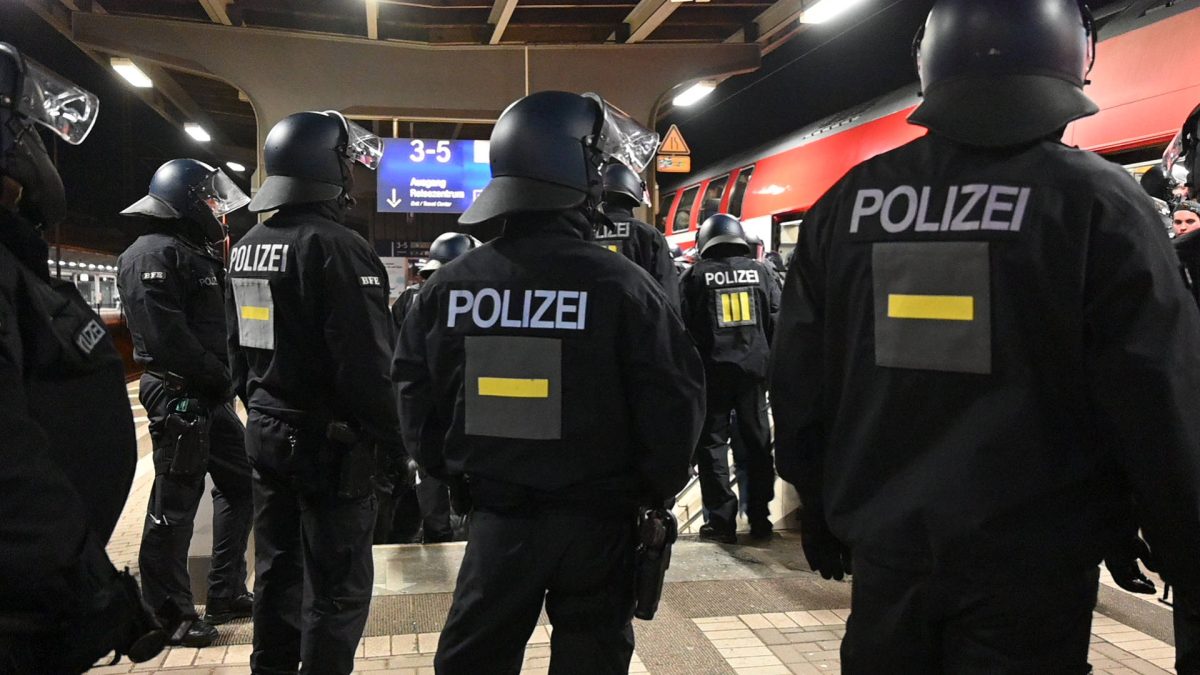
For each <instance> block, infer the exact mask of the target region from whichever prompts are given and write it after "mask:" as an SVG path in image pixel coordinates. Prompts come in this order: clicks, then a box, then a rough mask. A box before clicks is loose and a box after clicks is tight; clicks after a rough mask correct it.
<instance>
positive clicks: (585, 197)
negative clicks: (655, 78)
mask: <svg viewBox="0 0 1200 675" xmlns="http://www.w3.org/2000/svg"><path fill="white" fill-rule="evenodd" d="M657 149H658V134H656V133H654V132H653V131H650V130H649V129H646V128H645V127H643V126H642V125H640V124H638V123H637V122H635V121H634V120H633V119H632V118H631V117H629V115H627V114H625V113H624V112H622V111H621V110H620V109H618V108H615V107H613V106H611V105H609V104H608V103H606V102H605V101H604V100H603V99H602V98H600V97H599V96H597V95H596V94H583V95H579V94H572V93H569V92H565V91H542V92H537V93H534V94H530V95H529V96H526V97H525V98H522V99H521V100H519V101H517V102H516V103H514V104H512V105H511V106H509V107H508V109H507V110H505V111H504V113H503V114H501V115H500V119H499V120H498V121H497V122H496V126H495V128H494V129H492V136H491V145H490V148H489V151H488V152H489V156H490V160H491V166H492V180H491V182H490V183H488V186H487V188H485V189H484V191H483V193H482V194H481V195H479V198H478V199H476V200H475V203H473V204H472V205H471V208H469V209H467V212H466V213H464V214H463V215H462V217H460V218H459V219H458V222H460V223H462V224H464V225H474V224H477V223H482V222H485V221H488V220H492V219H495V218H502V217H504V216H509V215H513V214H516V213H525V212H533V211H565V210H568V209H573V208H576V207H579V206H583V205H585V204H590V205H591V206H592V207H595V206H597V205H598V204H599V202H600V199H601V191H602V184H601V176H600V170H601V167H602V165H603V164H604V162H605V161H607V160H610V159H612V160H616V161H619V162H622V163H624V164H626V165H628V166H629V167H630V168H631V169H633V170H635V171H641V170H643V169H645V168H646V165H647V164H649V163H650V160H651V159H652V158H653V156H654V152H655V151H656V150H657Z"/></svg>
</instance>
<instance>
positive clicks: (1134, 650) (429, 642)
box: [90, 609, 1174, 675]
mask: <svg viewBox="0 0 1200 675" xmlns="http://www.w3.org/2000/svg"><path fill="white" fill-rule="evenodd" d="M848 615H849V610H847V609H833V610H812V611H804V610H800V611H790V612H770V613H756V614H741V615H729V616H713V617H698V618H694V619H683V620H682V621H680V619H679V618H678V617H675V618H674V619H673V620H674V621H677V622H680V623H681V624H683V625H679V626H675V627H674V628H675V629H682V630H683V631H684V632H687V633H688V634H689V635H690V636H691V637H692V638H693V639H692V641H691V642H689V643H686V644H675V645H673V647H674V649H675V650H677V651H678V652H680V653H685V654H686V653H690V652H696V651H703V652H709V653H708V654H706V656H707V658H706V659H705V661H706V663H705V664H704V665H702V666H700V668H699V669H697V668H696V664H692V663H688V664H686V665H684V664H682V663H677V662H676V661H677V660H679V659H675V658H673V657H672V656H671V655H670V654H667V655H665V656H664V657H661V658H657V657H651V656H649V655H650V654H658V653H659V652H660V651H662V649H661V648H662V645H655V644H648V643H653V639H652V638H651V637H650V635H649V634H650V633H651V632H652V631H651V627H652V626H654V625H655V624H657V623H658V622H659V619H656V620H655V621H654V622H651V623H642V622H637V623H636V624H635V630H636V631H637V634H638V648H637V653H636V654H635V655H634V658H633V661H632V663H631V664H630V669H629V672H630V673H633V674H635V675H636V674H640V673H649V674H653V675H657V674H659V673H663V674H668V673H679V674H681V675H682V674H684V673H687V674H688V675H696V674H698V673H714V674H716V673H721V674H725V673H733V674H734V675H818V674H821V673H840V672H841V664H840V656H839V651H838V650H839V649H840V647H841V641H842V637H843V636H844V635H845V633H846V623H845V622H846V617H847V616H848ZM671 620H672V619H668V621H671ZM666 632H668V633H674V632H675V630H669V631H666ZM551 633H552V629H551V628H550V627H549V626H546V625H539V626H538V627H537V628H536V629H535V630H534V632H533V635H532V636H531V637H530V639H529V642H528V645H527V646H526V650H525V661H524V665H523V667H522V670H521V672H522V673H523V675H544V674H545V673H547V672H548V669H549V663H550V635H551ZM438 636H439V633H437V632H427V633H409V634H399V635H378V636H370V637H366V638H363V640H362V642H360V643H359V647H358V658H356V659H355V670H356V671H357V672H370V673H380V674H384V673H387V674H397V675H400V674H403V675H423V674H424V673H433V665H432V664H433V655H434V653H435V652H436V650H437V640H438ZM711 652H715V655H714V654H712V653H711ZM644 654H645V656H643V655H644ZM1088 658H1089V661H1090V662H1091V664H1092V666H1093V667H1094V668H1095V673H1096V675H1152V674H1159V673H1170V672H1174V671H1173V670H1172V668H1171V666H1172V662H1173V659H1174V648H1173V647H1171V646H1170V645H1168V644H1166V643H1164V642H1161V641H1159V640H1155V639H1153V638H1151V637H1150V636H1148V635H1146V634H1145V633H1141V632H1140V631H1136V630H1133V629H1131V628H1129V627H1128V626H1125V625H1124V624H1121V623H1119V622H1117V621H1116V620H1115V619H1111V618H1108V617H1106V616H1104V615H1102V614H1099V613H1097V614H1095V615H1094V618H1093V622H1092V645H1091V649H1090V651H1089V654H1088ZM249 659H250V645H248V644H239V645H229V646H218V647H208V648H205V649H184V648H173V649H170V650H168V651H167V652H165V653H164V654H162V655H160V656H159V657H157V658H156V659H154V660H153V661H151V662H149V663H144V664H138V665H136V666H135V665H132V664H127V663H126V664H119V665H116V666H111V667H102V668H98V669H94V670H92V671H90V672H92V673H100V674H108V673H147V672H150V673H153V672H160V673H168V674H171V675H241V674H244V673H249V671H250V669H249V665H248V663H249ZM686 660H687V661H693V660H694V659H686Z"/></svg>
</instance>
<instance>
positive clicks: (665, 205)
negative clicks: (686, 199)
mask: <svg viewBox="0 0 1200 675" xmlns="http://www.w3.org/2000/svg"><path fill="white" fill-rule="evenodd" d="M674 202H675V193H674V192H672V193H670V194H665V195H663V196H662V199H661V200H660V201H659V202H658V213H656V214H654V226H655V227H657V228H658V231H659V232H662V233H663V234H666V232H667V216H669V215H671V207H672V206H673V205H674Z"/></svg>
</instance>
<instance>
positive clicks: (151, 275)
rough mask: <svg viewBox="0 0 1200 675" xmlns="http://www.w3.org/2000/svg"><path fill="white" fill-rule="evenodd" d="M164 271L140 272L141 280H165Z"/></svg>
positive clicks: (165, 274)
mask: <svg viewBox="0 0 1200 675" xmlns="http://www.w3.org/2000/svg"><path fill="white" fill-rule="evenodd" d="M166 280H167V273H166V272H142V281H166Z"/></svg>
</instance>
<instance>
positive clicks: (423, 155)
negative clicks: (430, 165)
mask: <svg viewBox="0 0 1200 675" xmlns="http://www.w3.org/2000/svg"><path fill="white" fill-rule="evenodd" d="M408 144H409V145H410V146H412V150H413V152H412V154H411V155H409V156H408V158H409V159H411V160H412V161H414V162H424V161H425V160H426V159H428V158H429V157H430V156H432V157H433V158H434V160H436V161H437V163H438V164H445V163H447V162H449V161H450V141H438V142H437V145H436V146H433V147H428V146H426V145H425V141H422V140H420V139H416V138H414V139H413V140H411V141H409V142H408Z"/></svg>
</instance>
